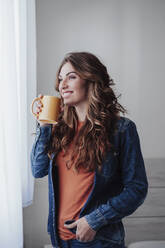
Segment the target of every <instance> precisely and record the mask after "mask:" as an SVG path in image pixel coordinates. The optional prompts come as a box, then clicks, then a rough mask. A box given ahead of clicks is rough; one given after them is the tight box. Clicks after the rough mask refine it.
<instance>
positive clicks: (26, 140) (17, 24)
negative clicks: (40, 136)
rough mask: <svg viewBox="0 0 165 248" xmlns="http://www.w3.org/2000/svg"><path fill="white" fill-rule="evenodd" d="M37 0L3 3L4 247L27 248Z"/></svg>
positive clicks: (0, 226)
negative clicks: (25, 213)
mask: <svg viewBox="0 0 165 248" xmlns="http://www.w3.org/2000/svg"><path fill="white" fill-rule="evenodd" d="M35 35H36V31H35V0H0V247H2V248H9V247H14V248H22V247H23V215H22V207H25V206H29V205H30V204H31V203H32V200H33V185H34V180H33V177H32V174H31V168H30V149H31V144H32V142H33V136H32V135H31V133H32V132H33V131H34V128H35V124H36V123H35V120H34V118H33V116H32V114H31V113H30V104H31V102H32V99H33V98H34V97H35V96H36V40H35Z"/></svg>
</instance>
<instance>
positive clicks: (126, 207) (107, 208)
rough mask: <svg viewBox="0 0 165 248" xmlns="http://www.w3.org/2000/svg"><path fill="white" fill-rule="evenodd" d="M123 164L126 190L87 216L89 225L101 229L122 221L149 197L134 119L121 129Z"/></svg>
mask: <svg viewBox="0 0 165 248" xmlns="http://www.w3.org/2000/svg"><path fill="white" fill-rule="evenodd" d="M119 135H120V166H121V173H122V183H123V187H124V188H123V190H122V192H121V193H120V194H119V195H117V196H114V197H112V198H110V199H107V202H106V204H102V205H100V206H99V207H98V208H97V209H96V210H94V211H93V212H91V213H90V214H88V215H86V216H85V218H86V220H87V222H88V224H89V225H90V226H91V227H92V228H93V229H94V230H95V231H97V230H98V229H99V228H100V227H102V226H104V225H106V224H108V223H114V222H118V221H120V220H121V219H122V218H123V217H125V216H128V215H130V214H132V213H133V212H134V211H135V210H136V209H137V208H138V207H139V206H140V205H141V204H142V203H143V202H144V200H145V198H146V195H147V191H148V181H147V176H146V171H145V166H144V161H143V157H142V153H141V148H140V141H139V136H138V133H137V130H136V126H135V123H134V122H133V121H130V122H129V124H128V125H127V127H126V128H125V129H124V130H122V131H120V134H119Z"/></svg>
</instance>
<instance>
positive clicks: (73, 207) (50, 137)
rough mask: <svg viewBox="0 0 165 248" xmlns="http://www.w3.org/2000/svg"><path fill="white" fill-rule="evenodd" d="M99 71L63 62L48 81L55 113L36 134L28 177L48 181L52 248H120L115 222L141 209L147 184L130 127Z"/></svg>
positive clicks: (90, 60)
mask: <svg viewBox="0 0 165 248" xmlns="http://www.w3.org/2000/svg"><path fill="white" fill-rule="evenodd" d="M113 85H114V82H113V80H112V79H111V77H110V76H109V74H108V72H107V69H106V67H105V66H104V65H103V64H102V63H101V61H100V60H99V59H98V58H97V57H96V56H95V55H93V54H91V53H87V52H74V53H69V54H67V55H66V56H65V58H64V60H63V61H62V63H61V65H60V67H59V70H58V71H57V77H56V86H55V88H56V90H58V91H59V92H60V95H61V99H62V101H61V102H62V108H61V109H62V111H61V113H60V115H59V119H58V123H57V124H56V125H54V126H52V125H48V126H38V129H37V138H36V140H35V143H34V145H33V148H32V152H31V165H32V172H33V175H34V177H43V176H45V175H48V176H49V204H50V205H49V218H48V232H49V233H50V237H51V241H52V245H53V247H58V246H60V247H61V248H64V247H70V248H78V247H84V248H87V247H89V248H105V247H107V248H124V247H125V239H124V237H125V232H124V227H123V224H122V218H124V217H125V216H127V215H130V214H132V213H133V212H134V211H135V210H136V209H137V208H138V207H139V206H140V205H141V204H142V203H143V201H144V199H145V197H146V195H147V190H148V181H147V177H146V171H145V166H144V161H143V157H142V153H141V148H140V142H139V136H138V133H137V130H136V125H135V123H134V122H133V121H131V120H130V119H128V118H126V117H122V116H120V114H121V113H122V114H124V113H126V110H125V109H124V108H123V107H122V106H121V105H120V104H119V102H118V97H117V96H116V95H115V93H114V91H113V89H112V86H113Z"/></svg>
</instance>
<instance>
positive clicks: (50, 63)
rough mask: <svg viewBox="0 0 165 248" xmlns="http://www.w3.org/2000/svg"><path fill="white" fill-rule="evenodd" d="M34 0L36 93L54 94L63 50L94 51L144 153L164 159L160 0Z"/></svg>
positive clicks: (164, 20)
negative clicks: (102, 64) (36, 66)
mask: <svg viewBox="0 0 165 248" xmlns="http://www.w3.org/2000/svg"><path fill="white" fill-rule="evenodd" d="M36 3H37V51H38V56H37V57H38V93H40V92H41V93H43V94H54V88H53V85H54V79H55V74H56V70H57V68H58V65H59V63H60V62H61V60H62V59H63V57H64V55H65V53H67V52H70V51H83V50H85V51H89V52H92V53H94V54H96V55H97V56H98V57H99V58H101V60H102V61H103V63H105V64H106V66H107V68H108V70H109V73H110V74H111V76H112V77H113V78H114V79H115V81H116V91H117V92H118V93H122V98H121V103H122V104H124V106H125V107H126V108H127V109H128V111H129V116H128V117H129V118H131V119H132V120H134V121H135V122H136V124H137V128H138V131H139V135H140V139H141V145H142V151H143V155H144V157H147V158H159V157H162V158H164V157H165V153H164V138H165V135H164V126H165V117H164V115H163V107H164V106H165V105H164V91H165V84H164V64H165V59H164V58H165V49H164V44H165V32H164V25H165V1H163V0H145V1H143V0H136V1H135V0H102V1H100V0H90V1H88V0H83V1H81V0H67V1H65V0H60V1H57V0H47V1H45V0H37V1H36Z"/></svg>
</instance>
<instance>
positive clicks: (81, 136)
mask: <svg viewBox="0 0 165 248" xmlns="http://www.w3.org/2000/svg"><path fill="white" fill-rule="evenodd" d="M68 62H69V63H71V65H72V66H73V67H74V69H75V71H76V72H77V74H78V75H79V76H80V78H82V79H85V81H86V85H87V88H88V102H89V104H88V111H87V115H86V119H85V122H84V125H83V126H82V127H81V129H80V130H79V132H78V135H76V136H75V134H76V130H77V126H78V116H77V114H76V110H75V107H74V106H68V105H64V103H63V100H62V101H61V102H62V106H61V107H62V111H61V113H60V116H59V120H58V124H57V125H55V126H53V128H52V135H51V139H50V141H49V144H48V146H47V152H48V156H49V157H50V158H51V155H52V153H53V152H56V154H57V153H58V152H60V151H62V150H63V151H64V156H65V155H66V154H67V149H68V146H69V144H70V143H71V142H73V139H74V142H73V152H72V154H71V157H70V161H66V166H67V167H68V168H71V167H72V166H74V169H75V170H76V171H77V172H79V169H80V168H84V169H85V170H86V171H94V170H95V169H96V168H97V169H98V170H101V167H102V162H103V160H104V158H105V155H106V153H107V151H108V150H110V149H112V146H113V145H112V144H111V140H110V137H111V135H112V134H113V133H114V132H115V128H116V122H117V120H118V119H119V118H120V112H121V113H123V114H125V113H126V109H125V108H124V107H123V106H121V104H119V102H118V98H119V97H120V95H119V96H118V97H117V96H116V95H115V93H114V90H113V89H112V86H114V85H115V84H114V81H113V79H112V78H111V77H110V76H109V74H108V72H107V68H106V67H105V66H104V65H103V63H102V62H101V61H100V60H99V59H98V58H97V57H96V56H95V55H93V54H91V53H88V52H72V53H68V54H66V56H65V57H64V59H63V61H62V63H61V65H60V67H59V69H58V71H57V75H56V84H55V89H56V90H57V91H59V74H60V71H61V68H62V66H63V65H64V64H65V63H68Z"/></svg>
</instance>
